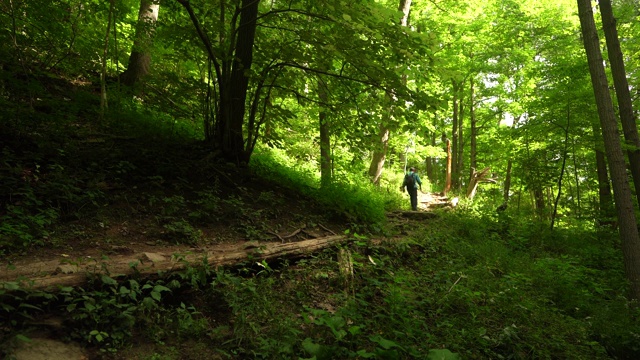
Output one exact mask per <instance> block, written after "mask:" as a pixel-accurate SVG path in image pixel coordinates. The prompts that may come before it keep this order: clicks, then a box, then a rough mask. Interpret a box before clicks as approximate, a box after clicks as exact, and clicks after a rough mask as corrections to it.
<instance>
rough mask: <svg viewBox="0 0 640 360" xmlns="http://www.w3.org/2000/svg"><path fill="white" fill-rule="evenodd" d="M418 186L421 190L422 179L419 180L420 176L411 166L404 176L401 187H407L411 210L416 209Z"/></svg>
mask: <svg viewBox="0 0 640 360" xmlns="http://www.w3.org/2000/svg"><path fill="white" fill-rule="evenodd" d="M418 186H420V191H422V181H420V176H418V173H417V172H416V168H414V167H412V168H410V169H409V172H408V173H407V174H406V175H405V176H404V182H403V183H402V189H403V190H404V188H405V187H406V188H407V192H408V193H409V197H410V198H411V209H412V210H413V211H416V210H418Z"/></svg>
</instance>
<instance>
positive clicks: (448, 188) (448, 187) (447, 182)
mask: <svg viewBox="0 0 640 360" xmlns="http://www.w3.org/2000/svg"><path fill="white" fill-rule="evenodd" d="M446 144H447V170H446V171H447V174H446V179H445V182H444V190H443V191H442V193H443V194H444V195H447V194H448V193H449V191H451V141H450V140H449V139H446Z"/></svg>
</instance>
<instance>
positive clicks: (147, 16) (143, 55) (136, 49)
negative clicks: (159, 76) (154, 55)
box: [120, 0, 160, 95]
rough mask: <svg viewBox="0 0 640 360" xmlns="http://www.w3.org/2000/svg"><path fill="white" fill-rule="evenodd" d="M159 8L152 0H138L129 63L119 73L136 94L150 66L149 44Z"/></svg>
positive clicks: (138, 92) (139, 90)
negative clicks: (136, 23) (136, 18)
mask: <svg viewBox="0 0 640 360" xmlns="http://www.w3.org/2000/svg"><path fill="white" fill-rule="evenodd" d="M159 10H160V5H159V4H154V2H153V0H140V11H139V12H138V25H137V27H136V34H135V39H134V41H133V48H132V49H131V55H130V56H129V64H128V65H127V69H126V70H125V71H124V72H123V73H122V74H120V81H121V82H122V83H123V84H124V85H126V86H128V87H129V88H131V89H133V92H134V94H136V95H139V94H140V93H141V92H142V91H141V88H140V86H139V85H140V83H141V82H142V80H143V79H144V77H145V76H147V75H148V74H149V71H150V68H151V45H152V43H153V33H154V28H155V25H156V21H157V20H158V12H159Z"/></svg>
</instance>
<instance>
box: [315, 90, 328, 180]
mask: <svg viewBox="0 0 640 360" xmlns="http://www.w3.org/2000/svg"><path fill="white" fill-rule="evenodd" d="M318 98H319V99H320V103H321V104H320V114H319V115H318V117H319V119H318V120H319V123H320V186H321V187H327V186H329V185H330V184H331V127H330V126H329V121H328V119H327V110H326V107H325V104H326V103H327V85H326V84H325V83H324V82H323V81H322V80H321V79H319V80H318Z"/></svg>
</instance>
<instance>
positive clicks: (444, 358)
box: [427, 349, 460, 360]
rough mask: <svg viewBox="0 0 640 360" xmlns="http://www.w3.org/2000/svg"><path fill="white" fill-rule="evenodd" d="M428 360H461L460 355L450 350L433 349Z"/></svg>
mask: <svg viewBox="0 0 640 360" xmlns="http://www.w3.org/2000/svg"><path fill="white" fill-rule="evenodd" d="M427 360H460V355H458V354H457V353H452V352H451V351H449V350H448V349H431V350H429V355H427Z"/></svg>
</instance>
